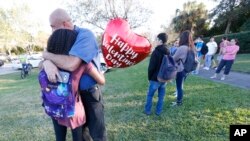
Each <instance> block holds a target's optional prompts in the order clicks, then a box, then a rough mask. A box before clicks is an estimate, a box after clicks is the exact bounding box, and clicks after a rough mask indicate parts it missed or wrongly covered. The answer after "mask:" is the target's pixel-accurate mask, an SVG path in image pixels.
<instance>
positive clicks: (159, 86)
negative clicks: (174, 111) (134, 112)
mask: <svg viewBox="0 0 250 141" xmlns="http://www.w3.org/2000/svg"><path fill="white" fill-rule="evenodd" d="M166 84H167V83H163V82H157V81H149V88H148V93H147V99H146V104H145V110H144V111H145V113H146V114H151V107H152V100H153V97H154V93H155V91H156V90H158V102H157V105H156V114H158V115H159V114H160V113H161V112H162V107H163V101H164V97H165V92H166V89H165V88H166Z"/></svg>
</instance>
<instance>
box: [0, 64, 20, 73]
mask: <svg viewBox="0 0 250 141" xmlns="http://www.w3.org/2000/svg"><path fill="white" fill-rule="evenodd" d="M18 71H19V70H15V69H13V68H12V66H11V64H6V63H5V64H4V65H3V66H2V67H0V75H3V74H9V73H14V72H18Z"/></svg>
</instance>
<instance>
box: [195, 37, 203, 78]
mask: <svg viewBox="0 0 250 141" xmlns="http://www.w3.org/2000/svg"><path fill="white" fill-rule="evenodd" d="M194 44H195V49H196V54H197V59H198V65H197V68H196V70H195V71H194V72H193V73H194V74H199V70H200V64H201V60H202V53H201V49H202V47H203V45H204V42H203V40H202V39H201V37H198V38H197V39H196V40H195V42H194Z"/></svg>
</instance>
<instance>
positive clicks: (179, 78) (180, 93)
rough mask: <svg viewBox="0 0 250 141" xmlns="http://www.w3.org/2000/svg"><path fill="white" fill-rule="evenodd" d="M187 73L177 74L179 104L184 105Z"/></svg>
mask: <svg viewBox="0 0 250 141" xmlns="http://www.w3.org/2000/svg"><path fill="white" fill-rule="evenodd" d="M185 77H186V76H185V72H184V71H181V72H177V75H176V79H175V80H176V89H177V101H176V102H177V103H178V104H181V103H182V98H183V83H184V78H185Z"/></svg>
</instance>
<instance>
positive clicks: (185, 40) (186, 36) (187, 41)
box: [179, 30, 194, 48]
mask: <svg viewBox="0 0 250 141" xmlns="http://www.w3.org/2000/svg"><path fill="white" fill-rule="evenodd" d="M182 45H186V46H188V47H189V48H194V41H193V38H192V35H191V32H190V31H189V30H186V31H183V32H182V33H181V35H180V41H179V46H182Z"/></svg>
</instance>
